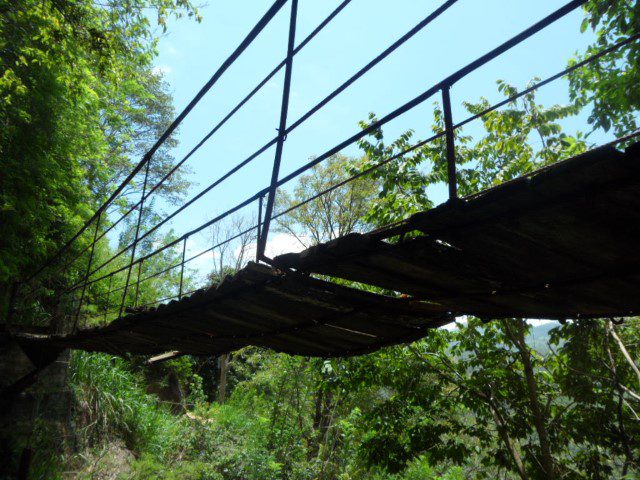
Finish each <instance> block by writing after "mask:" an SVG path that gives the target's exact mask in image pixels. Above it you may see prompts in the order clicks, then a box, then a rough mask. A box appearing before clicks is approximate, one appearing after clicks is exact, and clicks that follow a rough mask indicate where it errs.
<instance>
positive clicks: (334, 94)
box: [92, 0, 458, 274]
mask: <svg viewBox="0 0 640 480" xmlns="http://www.w3.org/2000/svg"><path fill="white" fill-rule="evenodd" d="M456 2H458V0H448V1H447V2H445V3H444V4H443V5H441V6H440V7H439V8H438V9H436V10H435V11H434V12H432V13H430V14H429V15H427V16H426V17H425V18H424V19H423V20H422V21H420V22H419V23H418V24H417V25H416V26H414V27H413V28H412V29H411V30H409V32H407V33H406V34H404V35H403V36H402V37H400V38H399V39H398V40H396V41H395V42H394V43H393V44H391V45H390V46H389V47H388V48H387V49H385V50H384V51H383V52H382V53H381V54H379V55H378V56H377V57H376V58H374V59H373V60H372V61H370V62H369V63H367V65H365V66H364V67H362V68H361V69H360V70H358V71H357V72H356V73H355V74H354V75H352V76H351V77H350V78H349V79H348V80H347V81H345V82H344V83H342V84H341V85H340V86H339V87H338V88H336V89H335V90H334V91H332V92H331V93H330V94H329V95H327V96H326V97H325V98H324V99H323V100H321V101H320V102H318V103H317V104H316V105H315V106H314V107H312V108H311V109H310V110H308V111H307V112H306V113H305V114H303V115H302V116H301V117H300V118H298V120H296V121H295V122H294V123H293V124H292V125H290V126H289V127H287V128H286V130H285V134H284V135H285V136H286V135H288V134H290V133H291V132H292V131H293V130H295V129H296V128H297V127H299V126H300V125H301V124H302V123H304V122H305V121H306V120H308V119H309V118H310V117H311V116H312V115H314V114H315V113H317V112H318V111H319V110H320V109H321V108H323V107H324V106H325V105H326V104H328V103H329V102H330V101H331V100H333V99H334V98H335V97H337V96H338V95H339V94H340V93H341V92H343V91H344V90H346V89H347V88H348V87H349V86H350V85H352V84H353V83H354V82H355V81H357V80H358V79H359V78H360V77H362V76H363V75H364V74H365V73H367V72H368V71H370V70H371V69H372V68H373V67H374V66H376V65H378V64H379V63H380V62H382V61H383V60H384V59H385V58H387V57H388V56H389V55H390V54H391V53H393V52H394V51H395V50H397V49H398V48H399V47H400V46H401V45H403V44H404V43H406V42H407V41H408V40H409V39H411V38H412V37H413V36H415V35H416V34H417V33H418V32H419V31H421V30H423V29H424V28H425V27H426V26H427V25H429V24H430V23H431V22H433V21H434V20H435V19H436V18H438V17H439V16H440V15H441V14H442V13H444V12H445V11H446V10H447V9H449V8H450V7H451V6H452V5H454V4H455V3H456ZM294 55H295V53H294V54H293V55H292V56H294ZM287 58H288V57H287ZM285 62H286V59H285ZM278 138H279V135H278V136H276V137H274V138H273V139H271V140H269V141H268V142H267V143H266V144H265V145H263V146H262V147H260V148H259V149H258V150H257V151H256V152H254V153H253V154H251V155H250V156H249V157H247V158H246V159H245V160H243V161H242V162H240V163H239V164H238V165H236V166H235V167H233V168H232V169H231V170H229V171H228V172H227V173H225V174H224V175H223V176H222V177H220V178H219V179H217V180H216V181H215V182H213V183H211V184H210V185H209V186H207V187H206V188H204V189H203V190H201V191H200V192H199V193H198V194H197V195H195V196H194V197H193V198H191V199H190V200H189V201H188V202H186V203H185V204H183V205H182V206H181V207H179V208H178V209H177V210H174V211H173V212H172V213H171V214H169V215H168V216H167V217H165V218H164V219H163V220H162V221H160V222H159V223H158V224H156V225H154V226H153V227H151V228H150V229H149V230H147V231H146V232H145V233H144V234H143V235H142V237H140V238H141V239H143V238H145V237H146V236H148V235H150V234H151V233H153V232H155V231H156V230H157V229H158V228H160V227H161V226H163V225H165V224H166V223H167V222H168V221H170V220H171V219H173V218H175V217H176V216H177V215H178V214H180V213H181V212H183V211H184V210H185V209H186V208H188V207H189V206H191V205H192V204H193V203H195V202H196V201H197V200H199V199H200V198H202V197H203V196H204V195H206V194H207V193H209V192H210V191H211V190H212V189H214V188H215V187H217V186H218V185H219V184H220V183H222V182H223V181H224V180H226V179H227V178H229V177H230V176H231V175H233V174H234V173H236V172H237V171H238V170H240V169H241V168H243V167H245V166H246V165H248V164H249V163H250V162H251V161H253V160H254V159H256V158H257V157H258V156H260V155H261V154H262V153H264V152H265V151H267V150H268V149H269V148H271V147H272V146H273V145H275V144H276V143H277V142H278ZM132 247H133V244H129V245H127V246H126V247H123V248H122V249H121V250H120V251H118V252H117V253H116V254H114V255H113V256H112V257H111V258H110V259H108V260H107V261H105V262H104V263H103V264H102V265H100V266H99V267H98V268H96V269H95V270H94V271H93V272H92V274H93V273H95V272H96V271H98V270H100V269H102V268H103V267H105V266H106V265H108V264H109V263H111V262H112V261H113V260H115V259H116V258H118V257H119V256H120V255H122V254H123V253H125V252H126V251H127V250H129V249H130V248H132Z"/></svg>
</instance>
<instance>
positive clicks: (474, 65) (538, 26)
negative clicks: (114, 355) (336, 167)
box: [71, 0, 586, 290]
mask: <svg viewBox="0 0 640 480" xmlns="http://www.w3.org/2000/svg"><path fill="white" fill-rule="evenodd" d="M585 1H586V0H574V1H572V2H569V3H568V4H566V5H564V6H563V7H561V8H560V9H558V10H556V11H555V12H553V13H551V14H550V15H548V16H547V17H545V18H543V19H542V20H540V21H539V22H537V23H535V24H534V25H532V26H530V27H529V28H527V29H525V30H524V31H523V32H521V33H520V34H518V35H516V36H514V37H513V38H511V39H510V40H508V41H506V42H504V43H503V44H501V45H499V46H498V47H496V48H494V49H493V50H491V51H490V52H488V53H487V54H485V55H483V56H481V57H480V58H478V59H476V60H475V61H473V62H471V63H470V64H468V65H467V66H465V67H463V68H461V69H460V70H458V71H457V72H455V73H453V74H452V75H450V76H449V77H447V78H446V79H444V80H443V81H441V82H439V83H437V84H436V85H434V86H433V87H431V88H429V89H428V90H426V91H424V92H423V93H422V94H420V95H418V96H417V97H415V98H414V99H412V100H410V101H409V102H407V103H405V104H404V105H402V106H401V107H399V108H397V109H396V110H394V111H392V112H391V113H389V114H387V115H386V116H385V117H383V118H381V119H380V120H378V121H376V122H374V123H372V124H371V125H369V126H368V127H367V128H365V129H363V130H361V131H360V132H358V133H356V134H354V135H352V136H351V137H349V138H348V139H346V140H345V141H343V142H341V143H340V144H338V145H337V146H335V147H333V148H332V149H330V150H328V151H327V152H325V153H324V154H322V155H320V156H319V157H316V158H315V159H313V160H311V161H309V162H307V163H306V164H305V165H303V166H301V167H300V168H298V169H296V170H294V171H293V172H292V173H290V174H289V175H287V176H285V177H283V178H282V179H280V180H279V181H278V182H277V187H281V186H282V185H284V184H286V183H287V182H289V181H291V180H292V179H294V178H296V177H297V176H299V175H300V174H301V173H304V172H305V171H306V170H308V169H310V168H312V167H314V166H315V165H317V164H319V163H320V162H322V161H324V160H326V159H327V158H329V157H330V156H332V155H333V154H335V153H337V152H339V151H340V150H342V149H343V148H344V147H346V146H348V145H351V144H352V143H354V142H356V141H358V140H359V139H361V138H363V137H364V136H366V135H368V134H369V133H372V132H373V131H374V130H376V129H378V128H380V127H381V126H383V125H384V124H386V123H388V122H390V121H391V120H393V119H395V118H397V117H398V116H400V115H402V114H403V113H405V112H407V111H408V110H410V109H412V108H414V107H415V106H417V105H419V104H420V103H422V102H424V101H425V100H427V99H428V98H430V97H431V96H432V95H434V94H435V93H436V92H438V91H439V90H440V89H442V88H443V87H450V86H451V85H452V84H453V83H455V82H456V81H458V80H459V79H461V78H463V77H464V76H465V75H468V74H469V73H471V72H473V71H474V70H476V69H478V68H479V67H481V66H483V65H484V64H486V63H488V62H489V61H491V60H492V59H494V58H496V57H497V56H499V55H501V54H502V53H504V52H505V51H507V50H509V49H511V48H513V47H514V46H516V45H518V44H520V43H521V42H523V41H524V40H526V39H528V38H529V37H531V36H532V35H534V34H535V33H537V32H539V31H540V30H542V29H543V28H545V27H546V26H548V25H549V24H551V23H553V22H555V21H556V20H558V19H559V18H562V17H563V16H565V15H567V14H568V13H569V12H571V11H573V10H575V9H576V8H578V7H579V6H581V5H582V4H584V3H585ZM501 103H504V102H501ZM268 190H269V189H268V187H267V188H264V189H262V190H260V191H259V192H257V193H256V194H254V195H252V196H251V197H249V198H248V199H246V200H245V201H243V202H241V203H240V204H238V205H236V206H235V207H233V208H231V209H229V210H228V211H226V212H225V213H223V214H221V215H219V216H218V217H216V218H214V219H212V220H210V221H209V222H206V223H205V224H203V225H201V226H200V227H197V228H195V229H193V230H191V231H189V232H187V233H185V234H184V235H182V236H181V237H179V238H178V239H176V240H174V241H172V242H170V243H168V244H166V245H164V246H162V247H160V248H158V249H156V250H155V251H154V252H151V253H149V254H148V255H146V256H144V257H141V258H140V259H137V260H136V261H135V262H134V264H135V263H138V262H140V261H143V260H145V259H147V258H149V257H151V256H153V255H155V254H157V253H160V252H162V251H164V250H166V249H167V248H170V247H172V246H174V245H175V244H177V243H178V242H180V241H182V240H183V239H184V238H188V237H189V236H191V235H192V234H194V233H197V232H199V231H202V230H203V229H205V228H207V227H208V226H210V225H212V224H213V223H216V222H217V221H220V220H221V219H223V218H225V217H227V216H229V215H230V214H232V213H235V212H236V211H238V210H239V209H241V208H243V207H245V206H247V205H249V204H250V203H252V202H253V201H255V200H257V199H258V198H259V197H260V196H263V195H264V194H265V193H267V192H268ZM200 196H201V195H199V196H196V198H194V199H193V200H192V201H191V202H190V203H188V204H185V206H183V207H181V208H182V209H184V208H186V206H188V205H189V204H191V203H192V202H193V201H195V200H197V199H198V198H199V197H200ZM165 221H166V219H165ZM163 222H164V221H163ZM163 222H160V223H161V224H162V223H163ZM155 228H157V226H156V227H155ZM148 233H150V231H148V232H146V233H145V234H144V235H143V236H142V237H141V239H142V238H144V236H145V235H147V234H148ZM124 251H126V250H124ZM121 252H123V251H121ZM103 266H104V264H103V265H102V266H100V267H99V268H98V269H96V270H94V272H92V273H95V272H96V271H98V270H99V269H100V268H102V267H103ZM126 268H127V267H122V268H120V269H118V270H116V271H115V272H114V273H117V272H119V271H123V270H124V269H126ZM108 275H111V274H108ZM108 275H107V276H108ZM107 276H103V277H100V278H99V279H97V280H94V282H95V281H99V280H101V279H103V278H106V277H107ZM75 288H76V286H74V287H72V289H71V290H73V289H75Z"/></svg>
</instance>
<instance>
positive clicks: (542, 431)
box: [504, 319, 556, 480]
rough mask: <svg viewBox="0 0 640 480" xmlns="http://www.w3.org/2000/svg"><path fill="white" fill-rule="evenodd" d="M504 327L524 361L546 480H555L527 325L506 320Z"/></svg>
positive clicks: (530, 404)
mask: <svg viewBox="0 0 640 480" xmlns="http://www.w3.org/2000/svg"><path fill="white" fill-rule="evenodd" d="M511 323H513V324H514V325H515V328H511ZM504 325H505V327H506V331H507V334H508V335H509V336H510V337H511V340H512V341H513V343H514V344H515V346H516V348H517V349H518V354H519V355H520V360H521V361H522V367H523V370H524V376H525V379H526V382H527V394H528V397H529V407H530V408H531V414H532V417H533V425H534V427H535V429H536V432H537V433H538V439H539V441H540V454H541V457H542V458H541V459H540V460H541V461H540V463H541V466H542V469H543V470H544V474H545V477H544V478H545V479H549V480H554V479H555V478H556V472H555V465H554V460H553V454H552V453H551V442H550V440H549V433H548V432H547V427H546V420H547V418H546V414H545V412H544V411H543V408H542V406H541V405H540V401H539V399H538V382H537V380H536V377H535V372H534V370H533V363H532V361H531V351H530V350H529V347H528V346H527V343H526V341H525V336H524V335H525V329H526V327H525V323H524V320H521V319H517V320H505V321H504Z"/></svg>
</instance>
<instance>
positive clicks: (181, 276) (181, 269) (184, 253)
mask: <svg viewBox="0 0 640 480" xmlns="http://www.w3.org/2000/svg"><path fill="white" fill-rule="evenodd" d="M186 253H187V237H184V240H182V262H180V289H179V291H178V300H180V299H181V298H182V288H183V287H182V283H183V281H184V257H185V255H186Z"/></svg>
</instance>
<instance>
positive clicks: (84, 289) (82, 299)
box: [72, 212, 102, 332]
mask: <svg viewBox="0 0 640 480" xmlns="http://www.w3.org/2000/svg"><path fill="white" fill-rule="evenodd" d="M101 219H102V212H100V213H99V214H98V217H97V218H96V228H95V230H94V232H93V241H92V243H91V250H90V251H89V261H88V262H87V271H86V272H85V274H84V278H83V284H82V291H81V293H80V300H79V301H78V308H77V310H76V315H75V319H74V321H73V330H72V331H74V332H75V331H76V329H77V328H78V320H79V319H80V311H81V310H82V303H83V302H84V295H85V293H86V291H87V283H88V282H89V274H90V273H91V264H92V263H93V254H94V252H95V248H96V241H97V239H98V231H99V230H100V220H101Z"/></svg>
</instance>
